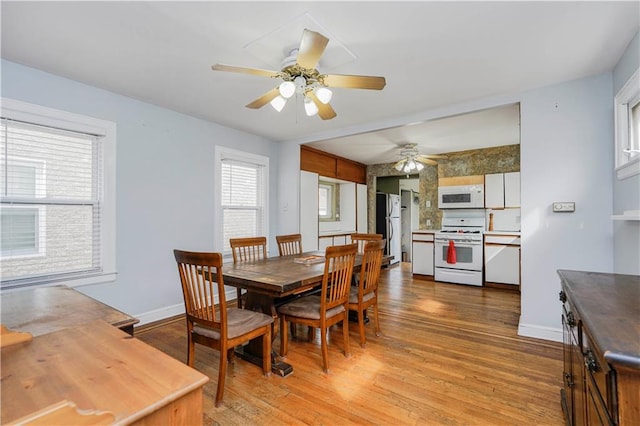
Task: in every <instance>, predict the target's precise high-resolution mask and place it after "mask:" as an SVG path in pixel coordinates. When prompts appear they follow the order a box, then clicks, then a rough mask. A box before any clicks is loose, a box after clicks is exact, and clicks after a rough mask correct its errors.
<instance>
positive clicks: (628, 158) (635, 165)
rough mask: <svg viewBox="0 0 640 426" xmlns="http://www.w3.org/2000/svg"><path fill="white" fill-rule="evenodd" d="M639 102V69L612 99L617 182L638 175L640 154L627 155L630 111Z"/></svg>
mask: <svg viewBox="0 0 640 426" xmlns="http://www.w3.org/2000/svg"><path fill="white" fill-rule="evenodd" d="M638 102H640V69H637V70H636V71H635V72H634V73H633V75H632V76H631V77H630V78H629V80H627V82H626V83H625V85H624V86H623V87H622V88H621V89H620V91H619V92H618V93H617V94H616V96H615V98H614V120H615V171H616V176H617V178H618V180H622V179H626V178H628V177H631V176H635V175H638V174H640V153H637V152H632V153H627V152H625V150H628V149H630V148H631V149H639V148H640V147H632V146H631V144H632V143H633V140H632V135H633V129H632V124H633V123H632V118H631V109H632V108H633V107H634V106H635V105H637V104H638Z"/></svg>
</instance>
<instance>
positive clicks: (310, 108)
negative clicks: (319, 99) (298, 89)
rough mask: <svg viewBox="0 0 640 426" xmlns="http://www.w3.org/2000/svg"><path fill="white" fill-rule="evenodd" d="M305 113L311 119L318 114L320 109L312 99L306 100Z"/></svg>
mask: <svg viewBox="0 0 640 426" xmlns="http://www.w3.org/2000/svg"><path fill="white" fill-rule="evenodd" d="M304 111H305V112H306V113H307V115H308V116H309V117H311V116H314V115H316V114H317V113H318V107H317V106H316V104H315V103H313V101H312V100H311V99H309V98H304Z"/></svg>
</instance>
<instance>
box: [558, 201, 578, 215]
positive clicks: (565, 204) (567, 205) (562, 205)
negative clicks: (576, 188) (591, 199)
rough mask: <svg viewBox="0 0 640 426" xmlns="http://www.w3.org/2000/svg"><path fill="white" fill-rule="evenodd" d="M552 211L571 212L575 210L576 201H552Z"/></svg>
mask: <svg viewBox="0 0 640 426" xmlns="http://www.w3.org/2000/svg"><path fill="white" fill-rule="evenodd" d="M553 211H554V212H562V213H571V212H574V211H576V203H574V202H569V201H559V202H555V203H553Z"/></svg>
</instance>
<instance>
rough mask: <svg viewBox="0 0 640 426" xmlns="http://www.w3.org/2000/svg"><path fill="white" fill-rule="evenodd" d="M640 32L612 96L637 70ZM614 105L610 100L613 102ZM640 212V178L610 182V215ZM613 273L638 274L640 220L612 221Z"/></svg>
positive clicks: (622, 61) (616, 71) (618, 70)
mask: <svg viewBox="0 0 640 426" xmlns="http://www.w3.org/2000/svg"><path fill="white" fill-rule="evenodd" d="M639 34H640V33H636V35H635V37H634V38H633V40H631V43H629V46H628V47H627V50H626V51H625V53H624V55H622V58H620V61H618V64H617V65H616V67H615V68H614V70H613V93H614V96H615V94H616V93H618V91H619V90H620V89H621V88H622V87H623V86H624V85H625V83H626V82H627V80H628V79H629V77H631V75H632V74H633V73H634V72H635V71H636V70H637V69H638V68H640V36H639ZM612 102H613V101H612ZM627 210H640V175H635V176H631V177H628V178H626V179H623V180H618V179H614V182H613V212H614V213H615V214H623V213H624V212H625V211H627ZM613 252H614V259H615V264H614V271H615V272H617V273H621V274H633V275H640V221H638V220H635V221H615V222H614V248H613Z"/></svg>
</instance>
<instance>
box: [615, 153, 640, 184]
mask: <svg viewBox="0 0 640 426" xmlns="http://www.w3.org/2000/svg"><path fill="white" fill-rule="evenodd" d="M638 174H640V157H636V158H632V159H631V160H629V161H627V162H626V163H625V164H623V165H622V166H618V167H616V176H617V177H618V180H623V179H627V178H630V177H631V176H636V175H638Z"/></svg>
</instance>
